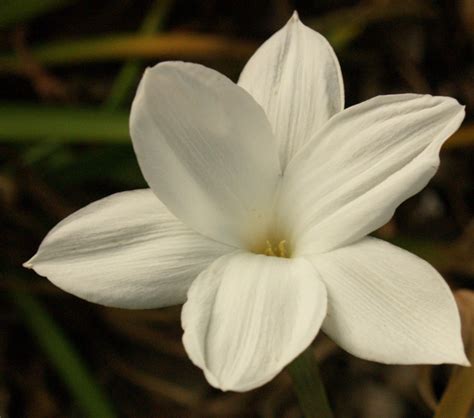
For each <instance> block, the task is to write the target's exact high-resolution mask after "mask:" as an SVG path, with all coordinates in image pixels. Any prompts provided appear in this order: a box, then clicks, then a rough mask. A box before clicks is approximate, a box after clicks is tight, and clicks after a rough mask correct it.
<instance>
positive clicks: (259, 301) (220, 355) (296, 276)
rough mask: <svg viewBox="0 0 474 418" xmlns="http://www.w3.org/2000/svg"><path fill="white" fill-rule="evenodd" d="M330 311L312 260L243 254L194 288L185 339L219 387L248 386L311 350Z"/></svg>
mask: <svg viewBox="0 0 474 418" xmlns="http://www.w3.org/2000/svg"><path fill="white" fill-rule="evenodd" d="M325 314H326V291H325V289H324V285H323V284H322V282H321V281H320V280H319V278H318V277H317V275H316V273H315V270H314V269H313V267H312V266H311V264H310V263H309V262H308V261H306V260H304V259H285V258H277V257H267V256H264V255H256V254H251V253H243V252H239V253H234V254H232V255H228V256H224V257H222V258H220V259H219V260H217V261H216V262H214V263H213V264H212V265H211V266H210V267H209V268H208V269H207V270H205V271H204V272H202V273H201V275H200V276H199V277H198V278H197V279H196V280H195V282H194V283H193V285H192V286H191V288H190V289H189V293H188V300H187V302H186V303H185V305H184V307H183V313H182V324H183V328H184V337H183V342H184V346H185V348H186V351H187V353H188V355H189V356H190V358H191V360H192V361H193V362H194V363H195V364H196V365H197V366H199V367H200V368H202V369H203V370H204V372H205V375H206V377H207V379H208V381H209V383H210V384H211V385H213V386H215V387H217V388H220V389H222V390H234V391H246V390H250V389H253V388H256V387H258V386H261V385H263V384H264V383H266V382H268V381H269V380H271V379H272V378H273V377H274V376H275V375H276V374H278V373H279V372H280V371H281V370H282V368H283V367H285V366H286V365H287V364H288V363H289V362H290V361H292V360H293V359H294V358H295V357H296V356H297V355H298V354H300V353H301V352H302V351H303V350H305V349H306V348H307V347H308V346H309V344H310V343H311V341H312V340H313V339H314V337H315V336H316V334H317V332H318V330H319V328H320V326H321V323H322V321H323V319H324V316H325Z"/></svg>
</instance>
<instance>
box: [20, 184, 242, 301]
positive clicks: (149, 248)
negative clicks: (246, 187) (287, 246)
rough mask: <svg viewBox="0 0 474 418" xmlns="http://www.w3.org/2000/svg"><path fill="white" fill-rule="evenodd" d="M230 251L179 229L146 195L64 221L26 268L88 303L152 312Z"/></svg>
mask: <svg viewBox="0 0 474 418" xmlns="http://www.w3.org/2000/svg"><path fill="white" fill-rule="evenodd" d="M233 250H235V249H233V248H232V247H228V246H227V245H224V244H220V243H217V242H215V241H212V240H210V239H208V238H205V237H203V236H201V235H199V234H197V233H196V232H194V231H192V230H190V229H189V228H188V227H186V226H185V225H183V223H182V222H180V221H179V220H177V219H176V218H175V217H174V216H173V215H172V214H171V213H170V212H169V211H168V210H167V209H166V208H165V206H164V205H163V204H162V203H161V202H160V201H159V200H158V199H157V198H156V196H155V195H154V194H153V192H152V191H151V190H134V191H130V192H123V193H117V194H114V195H111V196H109V197H106V198H104V199H101V200H99V201H97V202H94V203H91V204H90V205H88V206H86V207H84V208H82V209H80V210H79V211H77V212H75V213H73V214H72V215H70V216H69V217H67V218H66V219H64V220H63V221H62V222H60V223H59V224H58V225H57V226H56V227H55V228H54V229H53V230H51V232H50V233H49V234H48V235H47V236H46V238H45V239H44V241H43V242H42V243H41V246H40V248H39V250H38V252H37V253H36V255H35V256H34V257H33V258H32V259H31V260H29V261H28V262H26V263H25V267H28V268H32V269H34V270H35V271H36V272H37V273H38V274H40V275H41V276H45V277H47V278H48V279H49V280H51V281H52V282H53V283H54V284H55V285H56V286H58V287H60V288H61V289H63V290H65V291H67V292H70V293H72V294H74V295H76V296H79V297H81V298H83V299H86V300H89V301H91V302H96V303H100V304H102V305H107V306H115V307H120V308H152V307H162V306H168V305H174V304H177V303H182V302H184V300H185V298H186V292H187V290H188V288H189V286H190V284H191V282H192V281H193V279H195V278H196V277H197V276H198V274H199V273H200V272H201V271H202V270H204V269H205V268H206V267H207V266H208V265H209V264H210V263H212V262H213V261H214V260H215V259H216V258H218V257H220V256H222V255H223V254H226V253H229V252H231V251H233Z"/></svg>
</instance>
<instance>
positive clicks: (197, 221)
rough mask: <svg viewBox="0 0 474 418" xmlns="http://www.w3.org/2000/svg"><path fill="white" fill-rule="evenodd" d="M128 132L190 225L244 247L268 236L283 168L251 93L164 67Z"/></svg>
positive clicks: (148, 78)
mask: <svg viewBox="0 0 474 418" xmlns="http://www.w3.org/2000/svg"><path fill="white" fill-rule="evenodd" d="M130 129H131V135H132V140H133V145H134V148H135V152H136V154H137V157H138V162H139V163H140V167H141V169H142V171H143V174H144V176H145V178H146V180H147V181H148V184H149V185H150V187H151V188H152V190H153V191H154V192H155V193H156V194H157V196H158V197H159V198H160V200H162V201H163V203H164V204H165V205H166V206H167V207H168V208H169V209H170V210H171V211H172V212H173V213H174V214H175V215H176V216H177V217H178V218H179V219H181V220H182V221H183V222H184V223H186V225H188V226H189V227H191V228H193V229H195V230H196V231H198V232H200V233H202V234H204V235H206V236H208V237H211V238H214V239H216V240H218V241H222V242H225V243H227V244H231V245H239V246H242V245H248V244H249V243H247V242H245V241H246V239H247V238H248V235H249V233H250V232H249V231H265V229H266V226H267V225H266V223H265V222H266V221H268V219H269V215H268V212H269V211H270V210H271V208H272V205H273V196H274V192H275V188H276V185H277V183H278V181H279V178H280V177H279V175H280V168H279V162H278V156H277V152H276V150H275V149H274V147H273V146H274V139H273V134H272V132H271V127H270V125H269V123H268V120H267V118H266V116H265V113H264V112H263V110H262V109H261V107H260V106H259V105H258V104H257V103H256V102H255V100H254V99H253V98H252V97H251V96H250V95H249V94H248V93H247V92H246V91H245V90H243V89H242V88H241V87H239V86H237V85H235V84H234V83H232V82H231V81H230V80H229V79H227V78H226V77H224V76H223V75H221V74H219V73H218V72H216V71H213V70H211V69H208V68H206V67H203V66H201V65H197V64H187V63H181V62H167V63H162V64H158V65H156V66H155V67H153V68H151V69H148V70H147V71H146V73H145V75H144V76H143V79H142V81H141V83H140V87H139V88H138V92H137V95H136V97H135V100H134V102H133V106H132V113H131V118H130ZM255 234H258V232H255ZM262 234H263V235H265V233H263V232H262Z"/></svg>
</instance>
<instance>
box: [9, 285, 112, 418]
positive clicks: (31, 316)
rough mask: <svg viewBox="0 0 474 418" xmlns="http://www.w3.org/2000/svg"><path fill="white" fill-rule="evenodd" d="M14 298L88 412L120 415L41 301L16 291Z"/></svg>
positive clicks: (102, 416) (106, 417) (105, 416)
mask: <svg viewBox="0 0 474 418" xmlns="http://www.w3.org/2000/svg"><path fill="white" fill-rule="evenodd" d="M10 297H11V300H12V301H13V303H14V304H15V306H16V307H17V309H18V310H19V312H20V313H21V315H22V317H23V318H24V321H25V324H26V325H27V326H28V328H29V329H30V331H31V333H32V334H33V335H34V336H35V337H36V339H37V341H38V344H39V345H40V347H41V348H42V350H43V351H44V352H45V353H46V355H47V356H48V359H49V361H50V362H51V364H52V365H53V366H54V367H55V369H56V371H57V372H58V374H59V376H60V377H61V379H62V380H63V382H64V383H65V385H66V386H67V387H68V389H69V391H70V392H71V395H72V396H73V397H74V399H75V400H76V401H77V404H78V406H80V408H81V409H82V411H83V412H84V414H85V415H86V416H90V417H97V418H114V417H116V415H115V413H114V412H113V408H112V406H111V405H110V404H109V402H108V400H107V398H106V397H105V395H104V393H103V391H102V389H101V387H100V386H99V385H98V384H97V383H96V382H95V380H94V379H93V377H92V376H91V375H90V373H89V371H88V370H87V367H86V365H85V364H84V363H83V361H82V359H81V358H80V356H79V355H78V354H77V353H76V351H75V349H74V347H73V346H72V345H71V343H70V342H69V341H68V340H67V338H66V337H65V336H64V334H63V333H62V331H61V329H60V328H59V327H58V325H57V324H56V323H55V322H54V321H53V319H52V318H51V316H50V315H49V314H48V312H47V311H46V310H45V308H44V307H43V306H42V304H41V303H40V302H39V300H37V299H36V298H35V297H33V296H32V295H30V294H28V293H23V292H13V291H12V292H10Z"/></svg>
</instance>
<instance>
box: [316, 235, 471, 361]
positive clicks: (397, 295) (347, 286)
mask: <svg viewBox="0 0 474 418" xmlns="http://www.w3.org/2000/svg"><path fill="white" fill-rule="evenodd" d="M310 259H311V261H312V263H313V266H314V267H315V268H316V270H317V271H318V272H319V274H320V275H321V278H322V279H323V280H324V282H325V284H326V288H327V292H328V314H327V317H326V320H325V321H324V324H323V330H324V332H326V333H327V334H328V335H329V336H330V337H331V338H332V339H333V340H334V341H335V342H336V343H338V344H339V345H340V346H341V347H342V348H344V349H345V350H347V351H348V352H350V353H352V354H354V355H356V356H358V357H361V358H364V359H367V360H373V361H379V362H382V363H389V364H394V363H395V364H425V363H429V364H439V363H458V364H464V365H466V364H468V361H467V359H466V356H465V354H464V349H463V345H462V339H461V325H460V319H459V313H458V310H457V307H456V303H455V301H454V298H453V295H452V293H451V291H450V289H449V287H448V285H447V284H446V282H445V281H444V280H443V278H442V277H441V276H440V275H439V273H438V272H437V271H436V270H435V269H434V268H433V267H431V266H430V265H429V264H428V263H427V262H425V261H424V260H422V259H420V258H418V257H416V256H415V255H413V254H411V253H409V252H407V251H404V250H402V249H400V248H398V247H395V246H393V245H391V244H389V243H387V242H384V241H381V240H378V239H375V238H365V239H363V240H361V241H359V242H358V243H356V244H352V245H350V246H348V247H344V248H340V249H338V250H335V251H332V252H330V253H327V254H320V255H318V256H313V257H311V258H310Z"/></svg>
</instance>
